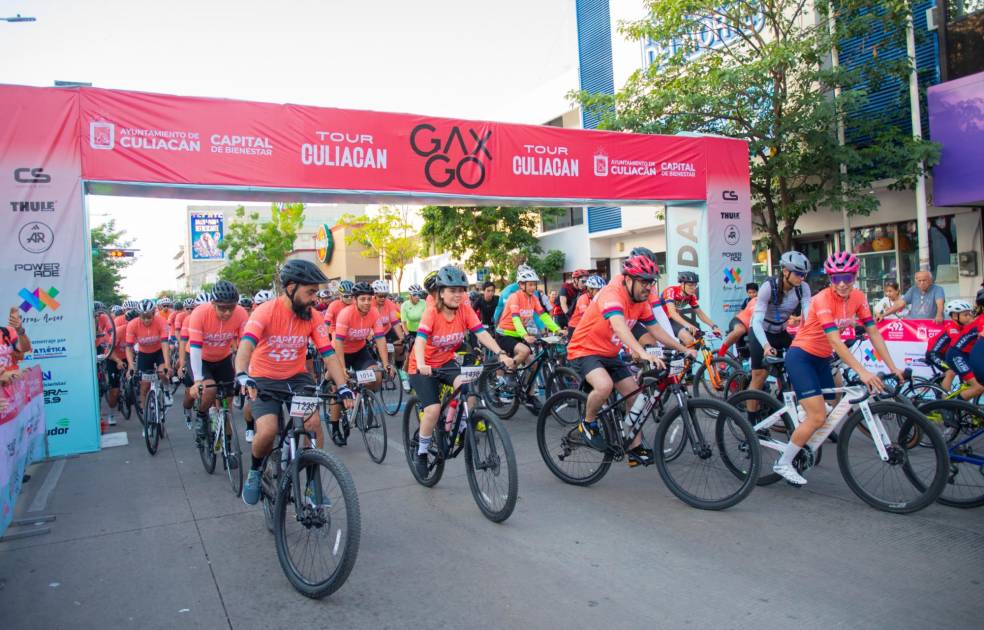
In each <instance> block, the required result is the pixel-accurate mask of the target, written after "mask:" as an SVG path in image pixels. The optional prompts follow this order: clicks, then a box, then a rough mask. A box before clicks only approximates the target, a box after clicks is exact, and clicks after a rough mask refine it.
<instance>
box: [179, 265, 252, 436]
mask: <svg viewBox="0 0 984 630" xmlns="http://www.w3.org/2000/svg"><path fill="white" fill-rule="evenodd" d="M248 319H249V315H247V314H246V309H244V308H243V307H242V306H239V291H238V290H237V289H236V286H235V285H234V284H232V283H231V282H229V281H228V280H219V281H218V282H216V283H215V286H214V287H213V288H212V301H211V302H210V303H209V304H202V305H201V306H197V307H195V310H194V311H192V313H191V315H189V316H188V319H187V320H186V323H185V328H187V330H188V355H189V356H190V359H191V360H190V363H191V375H192V385H191V387H189V388H188V390H189V391H190V393H191V397H192V398H193V399H197V400H198V426H197V428H198V432H197V436H196V437H197V439H198V440H204V439H205V438H206V430H205V427H206V426H207V423H208V410H209V409H210V408H211V407H212V405H213V404H215V395H216V391H217V390H216V389H215V388H211V387H206V388H204V389H203V390H202V391H201V392H199V391H198V387H199V386H200V385H206V386H208V385H215V384H216V383H232V382H233V381H235V379H236V372H235V368H234V366H233V365H232V353H233V351H234V350H235V349H236V346H237V345H238V343H239V339H240V337H242V334H243V329H244V328H245V326H246V320H248ZM229 391H230V393H231V388H230V390H229ZM230 399H231V396H230ZM230 402H231V400H230ZM226 431H227V433H226V435H228V434H229V432H231V431H232V427H231V426H230V427H226Z"/></svg>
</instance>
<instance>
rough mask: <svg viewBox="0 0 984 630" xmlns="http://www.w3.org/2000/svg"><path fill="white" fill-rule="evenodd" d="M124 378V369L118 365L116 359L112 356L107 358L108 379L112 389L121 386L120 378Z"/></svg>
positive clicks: (124, 363) (124, 364) (124, 365)
mask: <svg viewBox="0 0 984 630" xmlns="http://www.w3.org/2000/svg"><path fill="white" fill-rule="evenodd" d="M123 367H124V369H125V368H126V362H125V361H124V362H123ZM121 378H122V370H121V369H120V368H119V367H117V366H116V361H113V359H112V358H108V359H106V380H108V381H109V388H110V389H119V388H120V379H121Z"/></svg>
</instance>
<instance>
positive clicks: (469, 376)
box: [461, 366, 482, 383]
mask: <svg viewBox="0 0 984 630" xmlns="http://www.w3.org/2000/svg"><path fill="white" fill-rule="evenodd" d="M481 375H482V368H481V367H479V366H471V367H463V368H461V380H462V381H464V382H465V383H473V382H475V381H477V380H478V377H479V376H481Z"/></svg>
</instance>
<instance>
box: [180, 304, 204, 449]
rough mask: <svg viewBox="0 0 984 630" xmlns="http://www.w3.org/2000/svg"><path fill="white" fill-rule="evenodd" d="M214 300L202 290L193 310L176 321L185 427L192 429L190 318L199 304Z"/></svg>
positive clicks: (193, 403)
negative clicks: (183, 388) (189, 358)
mask: <svg viewBox="0 0 984 630" xmlns="http://www.w3.org/2000/svg"><path fill="white" fill-rule="evenodd" d="M211 301H212V295H211V294H210V293H209V292H207V291H201V292H199V293H198V295H197V296H195V298H194V299H193V300H192V303H191V304H192V305H191V310H189V311H185V314H184V316H182V317H181V318H180V319H178V318H176V319H175V323H176V324H178V327H179V328H178V331H177V333H175V334H176V335H177V337H178V376H179V377H180V378H181V384H182V385H184V387H185V390H184V399H183V400H182V401H181V407H182V409H183V410H184V417H185V428H187V429H189V430H190V429H191V424H192V422H191V420H192V417H191V416H192V408H194V406H195V399H194V398H193V397H192V395H191V386H192V385H193V384H194V380H193V376H192V374H191V371H190V370H189V369H188V339H189V334H188V325H187V324H188V318H189V317H191V314H192V313H194V312H195V309H197V308H198V307H199V306H201V305H203V304H208V303H209V302H211Z"/></svg>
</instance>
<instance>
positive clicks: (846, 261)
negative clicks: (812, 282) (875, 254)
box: [823, 252, 861, 276]
mask: <svg viewBox="0 0 984 630" xmlns="http://www.w3.org/2000/svg"><path fill="white" fill-rule="evenodd" d="M859 269H861V261H860V260H858V257H857V256H855V255H854V254H852V253H851V252H834V253H833V254H831V255H830V256H828V257H827V260H826V261H825V262H824V263H823V270H824V272H825V273H826V274H827V275H828V276H829V275H831V274H835V273H855V274H856V273H857V272H858V270H859Z"/></svg>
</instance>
